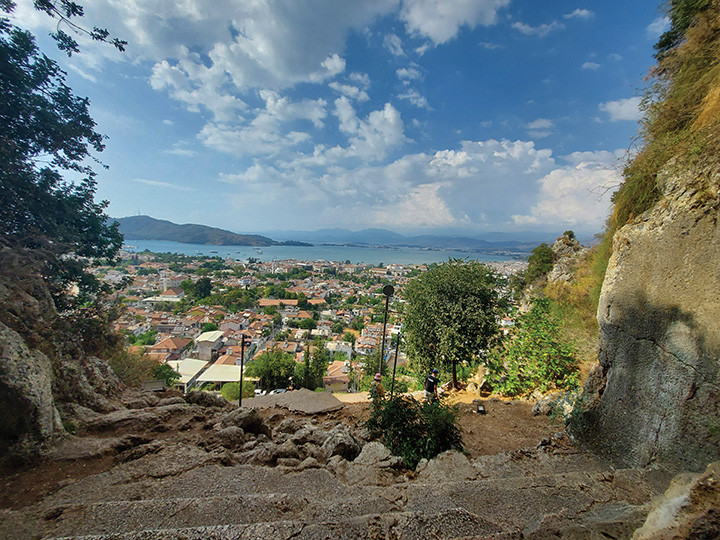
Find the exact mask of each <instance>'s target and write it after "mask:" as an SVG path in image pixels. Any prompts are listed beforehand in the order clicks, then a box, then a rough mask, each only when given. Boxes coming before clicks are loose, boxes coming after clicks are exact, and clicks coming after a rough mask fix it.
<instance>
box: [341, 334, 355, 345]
mask: <svg viewBox="0 0 720 540" xmlns="http://www.w3.org/2000/svg"><path fill="white" fill-rule="evenodd" d="M342 340H343V341H347V342H348V343H353V344H354V343H355V341H356V340H357V337H356V336H355V334H353V333H352V332H345V333H344V334H343V337H342Z"/></svg>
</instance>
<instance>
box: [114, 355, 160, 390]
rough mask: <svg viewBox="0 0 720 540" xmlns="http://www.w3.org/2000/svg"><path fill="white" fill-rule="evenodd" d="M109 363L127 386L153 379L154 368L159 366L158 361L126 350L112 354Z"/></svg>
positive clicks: (138, 384) (137, 384)
mask: <svg viewBox="0 0 720 540" xmlns="http://www.w3.org/2000/svg"><path fill="white" fill-rule="evenodd" d="M108 363H109V364H110V367H111V368H112V370H113V371H114V372H115V375H117V377H118V379H120V380H121V381H122V382H123V384H125V385H127V386H140V383H142V382H143V381H148V380H150V379H152V378H153V374H152V373H153V369H154V368H155V366H157V361H155V360H150V359H149V358H148V357H147V356H144V355H141V354H131V353H129V352H127V351H126V350H123V351H120V352H118V353H117V354H115V355H113V356H111V357H110V360H109V362H108Z"/></svg>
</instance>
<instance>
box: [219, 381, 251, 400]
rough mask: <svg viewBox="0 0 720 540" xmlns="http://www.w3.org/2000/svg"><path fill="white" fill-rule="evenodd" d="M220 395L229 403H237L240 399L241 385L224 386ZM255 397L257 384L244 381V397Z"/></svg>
mask: <svg viewBox="0 0 720 540" xmlns="http://www.w3.org/2000/svg"><path fill="white" fill-rule="evenodd" d="M220 394H221V395H222V397H224V398H225V399H226V400H228V401H229V402H231V403H232V402H233V401H237V400H238V399H239V398H240V383H239V382H229V383H225V384H223V385H222V388H220ZM254 395H255V384H254V383H253V382H252V381H243V397H244V398H250V397H253V396H254Z"/></svg>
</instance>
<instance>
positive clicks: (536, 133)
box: [526, 118, 555, 139]
mask: <svg viewBox="0 0 720 540" xmlns="http://www.w3.org/2000/svg"><path fill="white" fill-rule="evenodd" d="M554 125H555V124H554V123H553V121H552V120H548V119H547V118H538V119H537V120H534V121H532V122H530V123H529V124H527V126H526V127H527V129H528V133H529V134H530V136H531V137H533V138H535V139H542V138H544V137H548V136H550V135H552V133H553V132H552V128H553V127H554Z"/></svg>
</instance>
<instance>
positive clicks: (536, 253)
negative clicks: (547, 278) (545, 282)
mask: <svg viewBox="0 0 720 540" xmlns="http://www.w3.org/2000/svg"><path fill="white" fill-rule="evenodd" d="M554 262H555V253H553V250H552V248H551V247H550V246H548V245H547V244H546V243H544V242H543V243H542V244H540V245H539V246H538V247H536V248H535V249H533V250H532V252H531V253H530V257H528V267H527V270H525V279H526V280H527V282H528V283H532V282H533V281H535V280H536V279H538V278H539V277H541V276H544V275H545V274H547V273H548V272H549V271H550V270H552V267H553V263H554Z"/></svg>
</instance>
